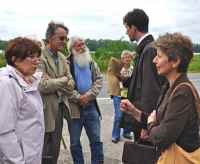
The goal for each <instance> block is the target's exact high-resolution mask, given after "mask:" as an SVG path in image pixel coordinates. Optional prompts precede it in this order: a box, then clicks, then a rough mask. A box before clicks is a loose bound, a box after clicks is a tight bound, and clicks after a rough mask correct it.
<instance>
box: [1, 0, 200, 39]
mask: <svg viewBox="0 0 200 164" xmlns="http://www.w3.org/2000/svg"><path fill="white" fill-rule="evenodd" d="M133 8H142V9H144V10H145V11H146V12H147V14H148V15H149V17H150V32H151V33H153V34H154V35H155V36H156V37H157V36H158V35H159V34H162V33H165V32H177V31H179V32H183V33H184V34H186V35H189V36H190V37H191V38H192V40H193V41H194V42H200V32H199V31H200V30H199V27H200V21H198V18H199V17H200V1H199V0H190V1H188V0H162V1H160V0H154V1H148V0H140V1H138V0H124V1H118V2H116V1H115V0H101V1H94V0H84V1H82V0H73V1H66V0H59V1H46V0H43V1H41V0H34V1H27V0H20V1H12V0H6V1H2V2H1V6H0V20H1V21H0V37H1V38H2V39H10V38H12V37H16V36H19V35H22V36H26V35H36V36H38V38H44V35H45V30H46V28H47V24H48V22H49V21H51V20H55V21H60V22H64V23H65V24H66V25H67V26H68V27H69V29H70V35H80V36H82V37H84V38H91V39H100V38H109V39H119V38H121V37H122V36H125V29H124V27H123V23H122V18H123V16H124V15H125V14H126V13H127V12H128V11H130V10H132V9H133ZM125 38H126V39H128V38H127V37H125Z"/></svg>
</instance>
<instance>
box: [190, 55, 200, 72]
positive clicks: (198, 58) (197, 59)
mask: <svg viewBox="0 0 200 164" xmlns="http://www.w3.org/2000/svg"><path fill="white" fill-rule="evenodd" d="M188 72H192V73H199V72H200V54H198V55H194V57H193V59H192V61H191V63H190V65H189V71H188Z"/></svg>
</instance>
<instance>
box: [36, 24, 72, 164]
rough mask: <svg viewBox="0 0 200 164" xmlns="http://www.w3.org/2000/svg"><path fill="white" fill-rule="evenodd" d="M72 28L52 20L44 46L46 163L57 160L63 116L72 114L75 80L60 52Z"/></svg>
mask: <svg viewBox="0 0 200 164" xmlns="http://www.w3.org/2000/svg"><path fill="white" fill-rule="evenodd" d="M67 35H68V29H67V27H65V26H64V25H63V24H58V23H54V22H50V23H49V25H48V27H47V30H46V41H47V45H46V46H45V47H44V49H43V50H42V56H41V63H40V66H39V69H40V70H41V71H42V72H43V74H44V75H43V77H42V79H41V82H40V84H39V90H40V93H41V96H42V99H43V104H44V118H45V137H44V148H43V164H56V163H57V159H58V156H59V152H60V141H61V137H62V127H63V116H64V114H66V115H68V119H69V102H68V97H69V96H70V94H71V93H72V91H73V89H74V81H73V79H72V76H71V74H70V71H69V66H68V64H67V62H66V58H65V56H64V55H63V54H62V53H61V52H60V51H62V50H63V47H64V44H65V42H66V41H67V39H68V38H67Z"/></svg>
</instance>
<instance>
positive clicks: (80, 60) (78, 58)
mask: <svg viewBox="0 0 200 164" xmlns="http://www.w3.org/2000/svg"><path fill="white" fill-rule="evenodd" d="M72 53H73V55H74V62H75V63H77V64H78V65H79V67H81V68H84V67H86V66H89V64H90V62H91V60H92V59H91V56H90V51H89V49H88V48H86V49H85V52H83V53H79V52H76V51H75V50H72Z"/></svg>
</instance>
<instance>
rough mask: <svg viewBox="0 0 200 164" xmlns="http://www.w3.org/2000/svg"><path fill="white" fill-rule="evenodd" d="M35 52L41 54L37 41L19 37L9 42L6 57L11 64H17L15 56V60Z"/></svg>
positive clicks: (22, 58)
mask: <svg viewBox="0 0 200 164" xmlns="http://www.w3.org/2000/svg"><path fill="white" fill-rule="evenodd" d="M34 53H38V56H40V54H41V49H40V46H39V45H38V43H37V42H36V41H34V40H31V39H28V38H22V37H17V38H15V39H12V40H10V41H9V42H8V45H7V47H6V50H5V58H6V61H7V63H8V64H9V65H11V66H15V64H14V63H15V61H13V57H15V60H17V59H20V60H24V59H25V58H26V57H29V56H31V55H33V54H34Z"/></svg>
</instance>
